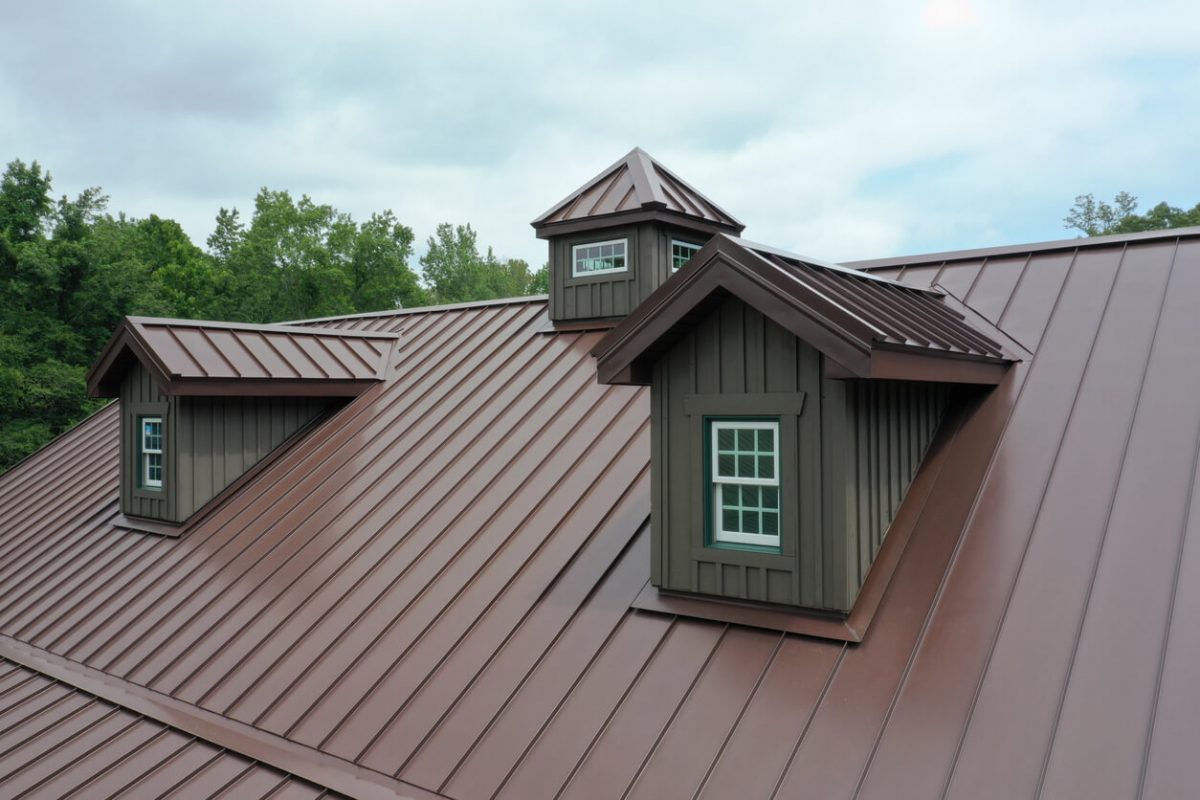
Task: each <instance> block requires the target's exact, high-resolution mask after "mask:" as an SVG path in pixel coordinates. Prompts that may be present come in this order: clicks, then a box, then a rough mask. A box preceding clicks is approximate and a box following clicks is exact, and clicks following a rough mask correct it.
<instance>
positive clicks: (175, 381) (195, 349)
mask: <svg viewBox="0 0 1200 800" xmlns="http://www.w3.org/2000/svg"><path fill="white" fill-rule="evenodd" d="M396 338H397V337H396V336H395V335H394V334H380V333H356V332H354V333H348V332H345V331H338V330H323V329H319V328H301V327H294V326H289V325H250V324H243V323H228V322H209V321H201V320H182V319H156V318H153V317H126V318H125V319H124V321H122V323H121V325H120V326H118V328H117V330H116V332H115V333H114V334H113V336H112V338H110V339H109V341H108V344H106V345H105V347H104V350H102V351H101V353H100V357H99V358H98V359H97V360H96V363H95V365H94V366H93V367H92V369H91V370H90V371H89V372H88V377H87V384H88V390H89V392H90V393H91V394H92V395H93V396H100V397H116V396H117V394H118V393H119V391H120V381H121V377H122V376H123V375H124V373H125V370H126V368H127V366H128V364H129V361H130V359H132V358H137V359H138V360H140V361H142V363H143V364H145V365H146V366H147V367H148V368H149V369H150V370H151V371H152V373H154V374H155V376H156V377H157V378H158V380H159V382H160V383H161V385H162V387H163V391H165V392H166V393H167V394H219V395H224V394H238V395H259V396H267V395H279V394H311V395H332V394H338V395H355V394H358V393H359V392H360V391H362V390H363V389H364V388H365V387H366V386H369V385H371V384H373V383H377V382H378V381H380V380H382V379H383V370H384V365H385V363H386V359H387V356H388V355H389V354H390V352H391V350H392V347H393V345H394V344H395V341H396Z"/></svg>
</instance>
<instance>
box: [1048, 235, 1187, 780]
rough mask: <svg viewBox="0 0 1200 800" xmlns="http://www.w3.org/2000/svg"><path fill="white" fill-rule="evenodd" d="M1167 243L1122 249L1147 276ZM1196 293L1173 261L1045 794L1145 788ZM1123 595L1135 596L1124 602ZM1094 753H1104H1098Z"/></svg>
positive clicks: (1171, 565)
mask: <svg viewBox="0 0 1200 800" xmlns="http://www.w3.org/2000/svg"><path fill="white" fill-rule="evenodd" d="M1179 249H1180V251H1181V252H1180V253H1179V260H1182V261H1183V263H1184V264H1185V265H1197V264H1200V242H1198V241H1195V240H1193V241H1189V242H1187V243H1185V244H1182V245H1180V247H1179ZM1173 250H1174V248H1171V247H1170V246H1169V245H1166V244H1160V245H1158V246H1147V247H1143V248H1138V249H1137V250H1136V251H1132V252H1129V253H1127V256H1126V263H1127V264H1128V269H1129V270H1130V271H1131V272H1132V271H1135V270H1136V272H1137V274H1139V275H1143V276H1145V277H1144V280H1146V281H1147V282H1151V281H1152V280H1153V278H1152V277H1150V275H1151V274H1153V273H1155V272H1157V271H1158V270H1159V269H1161V266H1160V263H1161V262H1160V257H1161V258H1162V260H1165V261H1167V262H1169V263H1171V264H1175V263H1176V260H1175V258H1174V255H1175V254H1174V252H1173ZM1156 251H1157V252H1156ZM1188 251H1190V252H1188ZM1139 256H1143V257H1141V258H1139ZM1151 285H1153V284H1151ZM1139 289H1141V291H1143V292H1146V293H1151V292H1152V291H1153V289H1152V288H1151V287H1149V286H1147V287H1145V288H1142V287H1139ZM1197 297H1200V269H1195V268H1194V266H1183V267H1181V268H1176V269H1174V270H1172V271H1171V272H1170V277H1169V279H1168V282H1167V284H1166V291H1165V294H1164V295H1163V296H1162V297H1161V301H1160V302H1161V306H1160V308H1161V311H1160V312H1159V314H1160V316H1159V317H1158V320H1157V323H1156V327H1157V331H1156V335H1155V339H1154V346H1153V348H1152V350H1151V351H1150V353H1149V363H1148V366H1147V368H1146V372H1145V375H1144V379H1143V380H1144V384H1143V388H1142V393H1141V397H1140V398H1139V402H1138V409H1137V415H1136V416H1135V418H1134V421H1133V427H1132V430H1131V432H1130V434H1129V436H1130V439H1129V446H1128V450H1127V452H1126V455H1125V460H1124V465H1123V469H1122V480H1121V482H1120V484H1119V486H1118V488H1117V493H1116V496H1115V498H1114V500H1113V505H1112V515H1111V517H1110V518H1109V520H1108V526H1107V533H1106V535H1105V537H1104V543H1103V549H1102V550H1101V551H1100V558H1099V561H1098V563H1097V565H1096V572H1095V578H1094V580H1093V582H1092V585H1091V592H1090V595H1089V596H1088V603H1087V615H1086V617H1085V618H1084V619H1083V622H1082V625H1081V626H1080V629H1079V633H1078V637H1079V639H1078V647H1077V649H1076V652H1075V655H1074V659H1073V662H1072V668H1071V681H1070V683H1069V685H1068V686H1067V688H1066V691H1065V692H1064V695H1063V697H1062V701H1061V711H1060V714H1059V719H1058V724H1057V727H1056V731H1055V745H1054V748H1053V750H1052V751H1051V752H1050V758H1049V760H1048V762H1047V764H1046V774H1045V778H1044V783H1043V786H1044V788H1045V791H1046V792H1047V794H1048V795H1052V794H1059V795H1064V796H1065V795H1066V793H1068V792H1070V793H1073V794H1074V795H1075V796H1077V797H1087V796H1091V797H1096V796H1099V794H1100V793H1101V792H1110V793H1114V794H1122V795H1123V794H1126V793H1127V792H1128V793H1132V794H1137V793H1139V792H1140V791H1141V781H1142V778H1143V768H1144V763H1145V754H1146V743H1147V741H1148V737H1149V734H1150V725H1151V719H1150V718H1148V717H1147V716H1145V710H1146V709H1152V708H1154V707H1155V706H1156V705H1157V704H1158V703H1159V700H1160V695H1159V680H1160V669H1161V659H1162V653H1163V651H1164V648H1165V646H1166V642H1165V640H1164V637H1165V636H1166V633H1167V628H1168V626H1167V625H1165V624H1164V622H1165V621H1169V619H1170V615H1171V608H1172V601H1173V600H1174V595H1175V592H1176V585H1177V584H1176V581H1177V574H1178V573H1177V569H1178V565H1179V559H1180V557H1181V551H1182V547H1183V544H1184V539H1183V536H1184V533H1185V531H1186V526H1187V521H1188V516H1189V509H1190V506H1191V499H1192V489H1193V485H1194V482H1195V480H1196V477H1197V469H1196V465H1197V457H1198V454H1200V404H1197V403H1194V402H1192V403H1180V402H1179V398H1181V397H1190V398H1195V397H1198V396H1200V359H1197V358H1196V349H1195V345H1196V342H1197V341H1200V315H1197V314H1196V303H1195V299H1196V298H1197ZM1135 374H1136V373H1135ZM1148 475H1153V476H1154V480H1147V479H1146V476H1148ZM1148 533H1149V534H1150V535H1147V534H1148ZM1131 596H1133V597H1136V598H1138V601H1137V603H1130V602H1129V598H1130V597H1131ZM1147 620H1152V622H1150V623H1149V624H1147ZM1110 637H1116V639H1115V640H1116V641H1119V642H1121V643H1122V651H1123V652H1122V655H1121V657H1120V658H1119V659H1114V658H1112V657H1111V655H1109V653H1111V649H1112V648H1111V644H1112V642H1113V641H1114V640H1113V639H1112V638H1110ZM1100 661H1103V662H1104V663H1099V662H1100ZM1168 702H1169V701H1168ZM1097 726H1104V727H1105V729H1101V728H1099V727H1097ZM1097 754H1102V755H1103V758H1102V760H1101V761H1100V763H1096V755H1097ZM1084 765H1086V774H1082V775H1081V774H1079V771H1080V769H1081V768H1082V767H1083V766H1084Z"/></svg>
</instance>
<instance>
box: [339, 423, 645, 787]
mask: <svg viewBox="0 0 1200 800" xmlns="http://www.w3.org/2000/svg"><path fill="white" fill-rule="evenodd" d="M615 435H616V432H615V431H614V436H615ZM644 444H645V442H644V440H634V441H632V442H631V443H630V446H629V447H627V448H626V454H625V455H626V459H629V458H636V457H637V456H636V455H635V454H636V453H637V452H638V451H639V450H640V449H641V448H642V446H643V445H644ZM608 472H611V473H615V474H614V475H613V476H612V477H609V475H607V474H606V475H604V476H601V477H598V478H597V480H596V482H595V486H594V488H593V489H592V490H591V491H590V492H588V494H589V495H591V496H590V497H588V498H585V499H584V500H583V501H582V502H581V503H580V504H579V505H578V506H577V508H576V509H575V510H574V511H572V512H571V513H569V514H567V515H566V516H565V518H564V519H563V520H562V523H561V525H560V526H559V527H557V528H556V529H554V530H551V531H549V532H546V533H545V534H543V536H542V538H543V539H544V540H545V542H546V544H545V546H544V547H541V548H540V550H539V551H537V552H536V553H535V554H534V555H533V556H531V557H528V558H526V566H524V567H522V568H520V570H519V572H517V574H515V575H511V577H510V575H509V573H507V572H506V573H502V574H501V575H500V576H498V577H499V579H500V580H504V581H505V587H504V588H503V589H502V590H501V591H500V592H496V590H494V589H492V590H489V589H488V580H487V579H488V578H492V579H493V580H495V579H496V577H495V576H491V575H488V574H480V575H479V577H477V578H476V579H474V580H473V581H472V588H475V586H476V584H478V586H479V594H481V595H482V596H483V597H484V598H488V597H490V596H492V595H497V596H496V597H495V599H494V600H491V603H490V606H489V607H488V608H487V610H486V611H485V612H483V613H480V614H477V615H475V619H474V620H472V621H468V620H463V619H462V617H468V615H469V614H470V612H469V611H468V610H467V609H468V608H469V605H467V603H469V601H470V600H471V599H472V598H471V597H469V596H468V595H469V591H470V590H468V592H466V593H464V596H463V597H462V598H461V599H460V600H459V601H457V602H456V605H457V606H465V607H463V608H460V609H458V614H457V615H454V616H452V615H449V614H445V615H443V616H442V617H441V618H440V619H439V620H438V621H437V623H436V624H435V625H434V626H433V627H432V629H431V630H429V632H428V633H427V634H426V635H425V636H424V637H423V638H422V639H421V641H420V642H419V643H418V644H417V645H416V646H415V647H413V648H412V651H411V652H410V653H409V654H408V655H407V656H406V657H405V659H403V660H402V661H401V662H399V664H398V666H397V668H396V669H394V671H393V672H392V674H391V675H389V676H388V678H387V680H385V681H384V682H383V683H381V684H380V685H379V687H378V688H377V690H376V694H377V696H379V697H395V698H396V700H397V706H398V707H397V708H396V709H395V710H394V711H393V713H392V715H391V718H390V719H389V721H388V723H387V724H386V726H385V727H383V728H382V729H381V730H379V732H378V733H377V734H376V735H375V737H374V740H373V744H372V745H371V746H370V747H369V748H368V749H367V750H366V751H365V752H364V753H363V754H362V755H361V757H360V758H359V759H358V760H359V761H360V762H361V763H362V764H364V765H366V766H374V767H376V768H378V769H380V770H381V771H387V772H389V773H397V772H399V771H400V770H401V768H402V765H403V764H404V763H405V762H406V761H407V760H408V758H409V756H411V755H412V752H413V751H414V750H415V748H416V747H417V746H419V745H420V743H421V741H422V740H423V738H424V736H414V735H413V733H414V729H420V730H422V731H425V732H428V731H429V730H430V729H431V728H432V726H434V725H436V724H437V721H438V720H439V719H440V718H441V716H442V714H444V712H445V703H446V702H447V700H449V699H451V698H453V697H455V696H457V694H458V693H460V692H461V691H462V689H463V688H465V686H466V684H467V683H468V682H469V681H470V680H471V679H473V678H474V677H475V676H476V675H477V674H478V670H479V665H480V664H486V663H488V661H489V660H490V659H491V658H492V657H493V656H494V655H495V653H496V652H497V650H498V649H499V648H500V647H502V646H503V645H504V643H505V641H506V640H507V639H508V637H510V636H512V635H514V633H515V631H516V630H517V628H518V626H519V625H520V624H521V623H522V622H523V620H524V617H525V616H526V615H527V614H528V613H529V609H530V608H532V607H535V606H537V605H538V601H539V598H542V597H544V596H545V593H546V592H547V591H548V590H549V589H550V587H551V585H552V584H553V585H557V583H558V582H561V581H568V580H570V581H571V582H572V584H573V585H574V586H575V587H578V586H580V585H583V586H589V587H590V586H594V585H595V582H596V581H597V580H598V579H599V578H600V577H601V576H602V575H603V574H604V572H605V570H606V569H607V567H609V566H611V564H612V561H613V559H614V558H615V557H616V555H617V554H618V553H619V552H620V550H621V545H622V544H623V543H624V542H623V541H622V539H624V538H625V537H626V536H628V535H629V534H630V533H631V532H633V531H636V530H637V526H638V524H639V521H644V520H645V519H646V518H647V517H648V516H649V513H650V508H649V502H648V496H649V474H648V471H644V472H642V473H641V475H640V476H639V475H638V473H637V472H636V466H633V465H630V464H629V463H628V460H626V463H621V462H619V461H614V462H613V463H612V464H610V465H609V468H608V469H606V473H608ZM618 476H619V477H618ZM631 478H636V481H635V482H634V483H633V484H630V479H631ZM614 484H616V485H614ZM620 484H624V485H625V487H626V488H625V489H624V500H623V501H622V502H621V503H620V504H619V505H617V506H616V507H615V508H613V509H612V510H611V511H610V512H609V513H608V514H606V513H605V511H604V510H602V509H598V507H597V506H598V504H599V503H601V502H603V501H602V500H601V498H602V497H608V498H610V499H611V497H612V496H620V494H621V492H622V489H621V486H620ZM616 531H619V533H616ZM538 532H539V529H538V525H536V524H535V525H533V526H531V529H530V530H529V532H528V534H529V536H530V537H532V536H534V535H536V534H537V533H538ZM524 533H525V531H522V534H524ZM601 540H603V541H601ZM520 544H521V542H516V541H514V542H513V543H512V544H510V545H509V546H508V547H507V548H506V551H507V552H506V553H505V555H506V556H507V557H509V558H512V559H514V560H516V559H518V558H520V552H521V551H520V550H519V548H518V545H520ZM593 544H595V547H592V545H593ZM614 545H615V546H614ZM509 553H511V555H509ZM604 556H607V563H604V564H601V563H600V562H601V559H602V558H603V557H604ZM497 560H499V559H497ZM568 565H570V566H568ZM491 566H492V565H489V568H490V567H491ZM573 568H574V569H573ZM576 592H577V593H578V594H579V595H584V594H585V593H584V592H580V591H579V590H578V589H577V588H576ZM464 624H469V625H470V627H469V628H468V629H467V630H466V631H463V626H464ZM544 646H545V645H544V644H543V646H542V649H544ZM430 662H432V663H435V664H437V665H438V666H437V669H436V672H437V675H438V677H439V679H440V680H439V681H437V683H438V684H439V686H436V687H430V689H431V691H430V692H429V693H425V692H422V690H423V689H424V688H425V686H426V683H427V682H428V678H429V676H430V675H431V674H433V672H434V670H431V669H430V668H429V667H428V664H429V663H430ZM418 692H422V693H421V694H420V696H419V697H418V696H417V694H418ZM439 692H445V694H440V693H439ZM359 716H361V717H364V718H365V717H366V716H367V715H359ZM354 724H356V725H358V724H362V725H363V727H365V728H366V729H367V730H370V729H371V728H373V727H375V726H374V724H366V723H362V722H360V720H359V719H357V718H356V719H355V720H354ZM334 744H335V742H334V740H330V746H331V748H332V747H333V746H334Z"/></svg>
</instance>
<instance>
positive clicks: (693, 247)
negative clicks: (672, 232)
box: [671, 239, 700, 272]
mask: <svg viewBox="0 0 1200 800" xmlns="http://www.w3.org/2000/svg"><path fill="white" fill-rule="evenodd" d="M699 250H700V245H698V244H692V243H691V242H681V241H679V240H678V239H672V240H671V271H672V272H674V271H675V270H677V269H680V268H681V267H682V266H683V265H684V264H686V263H687V262H689V261H691V260H692V256H694V255H696V253H697V252H698V251H699Z"/></svg>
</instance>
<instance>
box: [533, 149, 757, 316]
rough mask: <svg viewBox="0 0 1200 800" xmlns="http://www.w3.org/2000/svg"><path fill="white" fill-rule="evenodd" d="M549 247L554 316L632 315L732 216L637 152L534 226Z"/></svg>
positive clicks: (733, 226)
mask: <svg viewBox="0 0 1200 800" xmlns="http://www.w3.org/2000/svg"><path fill="white" fill-rule="evenodd" d="M532 225H533V227H534V229H535V230H536V231H537V235H538V237H539V238H541V239H546V240H548V241H549V243H550V318H551V319H552V320H554V321H555V322H556V323H560V322H574V321H594V320H617V319H620V318H621V317H624V316H626V315H628V314H629V313H630V312H631V311H633V309H634V308H636V307H637V306H638V304H639V303H641V301H642V300H643V299H645V298H646V297H647V296H648V295H649V294H650V293H651V292H652V291H654V290H655V289H656V288H657V287H658V286H660V285H661V284H662V283H664V282H665V281H666V280H667V279H668V278H669V277H671V275H672V274H673V273H674V271H675V270H677V269H679V268H680V267H681V266H683V265H684V264H686V263H687V261H688V260H689V259H690V258H691V256H692V255H693V254H694V253H696V252H697V251H699V249H700V248H701V247H702V246H704V244H705V243H707V242H708V240H709V239H711V238H712V236H713V235H715V234H718V233H726V234H732V235H735V236H736V235H738V234H740V233H741V231H742V229H743V227H744V226H743V225H742V223H740V222H738V220H737V219H735V218H734V217H733V216H732V215H731V214H729V213H728V212H726V211H725V210H724V209H722V208H721V207H720V206H718V205H717V204H716V203H714V202H712V201H711V200H709V199H708V198H707V197H705V196H704V195H703V194H701V193H700V192H698V191H697V190H696V189H694V188H692V187H691V186H690V185H688V184H687V182H685V181H684V180H683V179H681V178H679V177H678V176H677V175H675V174H674V173H672V172H671V171H670V170H668V169H667V168H666V167H664V166H663V165H662V164H660V163H658V162H657V161H655V160H654V159H653V158H651V157H650V155H649V154H648V153H646V151H644V150H642V149H641V148H639V147H635V148H634V149H633V150H631V151H629V153H628V154H627V155H626V156H625V157H623V158H621V159H620V160H619V161H617V162H616V163H615V164H613V165H611V166H610V167H608V168H607V169H605V170H604V171H603V172H601V173H600V174H599V175H597V176H596V177H595V178H593V179H592V180H590V181H588V182H587V183H586V184H584V185H583V186H582V187H580V188H579V189H578V190H576V191H575V192H573V193H571V194H570V195H569V196H567V197H566V198H565V199H563V200H562V201H560V202H558V203H556V204H555V205H554V207H553V208H551V209H550V210H549V211H547V212H546V213H545V214H543V215H542V216H540V217H538V218H537V219H536V220H534V221H533V223H532Z"/></svg>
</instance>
